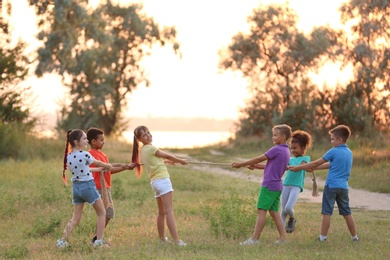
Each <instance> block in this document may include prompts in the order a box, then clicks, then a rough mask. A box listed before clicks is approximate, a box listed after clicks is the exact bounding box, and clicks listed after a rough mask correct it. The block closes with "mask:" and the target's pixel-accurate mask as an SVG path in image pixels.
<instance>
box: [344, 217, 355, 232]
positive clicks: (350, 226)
mask: <svg viewBox="0 0 390 260" xmlns="http://www.w3.org/2000/svg"><path fill="white" fill-rule="evenodd" d="M343 217H344V219H345V222H346V223H347V226H348V229H349V232H350V233H351V236H356V234H357V233H356V225H355V220H354V219H353V217H352V215H347V216H343Z"/></svg>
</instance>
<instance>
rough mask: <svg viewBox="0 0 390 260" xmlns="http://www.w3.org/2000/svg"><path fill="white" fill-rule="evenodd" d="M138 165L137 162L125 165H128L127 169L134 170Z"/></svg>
mask: <svg viewBox="0 0 390 260" xmlns="http://www.w3.org/2000/svg"><path fill="white" fill-rule="evenodd" d="M136 166H137V163H130V164H127V165H126V166H125V167H126V170H133V169H134V168H135V167H136Z"/></svg>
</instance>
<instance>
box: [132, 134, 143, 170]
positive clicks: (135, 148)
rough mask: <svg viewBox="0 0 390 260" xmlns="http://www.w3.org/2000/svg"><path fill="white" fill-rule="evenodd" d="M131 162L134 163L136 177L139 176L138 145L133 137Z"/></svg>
mask: <svg viewBox="0 0 390 260" xmlns="http://www.w3.org/2000/svg"><path fill="white" fill-rule="evenodd" d="M131 162H132V163H135V173H136V174H137V177H140V176H141V165H140V160H139V143H138V140H137V138H136V137H135V136H134V140H133V152H132V154H131Z"/></svg>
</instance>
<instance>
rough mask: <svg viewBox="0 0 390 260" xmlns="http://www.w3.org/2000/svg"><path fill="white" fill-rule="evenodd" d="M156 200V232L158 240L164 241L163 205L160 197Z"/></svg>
mask: <svg viewBox="0 0 390 260" xmlns="http://www.w3.org/2000/svg"><path fill="white" fill-rule="evenodd" d="M156 200H157V206H158V215H157V230H158V237H159V238H160V240H162V241H164V240H165V226H164V223H165V210H164V205H163V202H162V200H161V197H159V198H156Z"/></svg>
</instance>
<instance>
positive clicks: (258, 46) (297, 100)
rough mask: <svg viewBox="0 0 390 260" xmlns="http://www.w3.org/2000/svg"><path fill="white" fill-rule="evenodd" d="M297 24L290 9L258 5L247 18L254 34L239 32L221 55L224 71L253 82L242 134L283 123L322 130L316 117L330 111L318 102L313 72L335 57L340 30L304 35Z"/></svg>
mask: <svg viewBox="0 0 390 260" xmlns="http://www.w3.org/2000/svg"><path fill="white" fill-rule="evenodd" d="M297 20H298V18H297V15H296V13H295V12H294V11H293V10H292V9H290V8H289V7H287V6H281V5H270V6H267V7H265V6H260V7H259V8H258V9H255V10H254V11H253V14H252V16H250V17H249V19H248V21H249V23H250V25H251V29H250V33H249V34H247V35H246V34H243V33H238V34H237V35H236V36H234V37H233V39H232V43H231V44H230V45H229V46H228V49H227V50H226V51H225V53H223V52H221V57H222V58H221V62H220V67H221V68H222V69H231V70H233V71H240V72H241V73H242V74H243V76H244V77H247V78H248V79H249V80H250V86H249V89H250V91H251V93H252V98H251V100H249V101H248V102H249V103H248V104H247V106H246V107H245V108H244V109H243V110H242V111H241V112H242V117H241V118H240V125H239V130H238V134H239V135H253V134H254V135H261V134H262V133H264V132H265V131H268V130H269V127H270V126H272V125H274V124H279V123H288V124H289V125H291V126H292V127H293V128H295V129H297V128H299V129H306V130H318V129H321V128H323V126H318V122H322V121H321V120H320V118H318V116H319V115H322V114H323V112H324V111H325V109H326V108H324V107H323V106H322V104H321V103H320V102H318V100H320V99H321V95H320V93H319V92H318V91H317V88H316V86H315V85H314V84H313V83H312V82H311V79H310V77H309V73H310V72H313V71H314V72H315V71H318V70H319V69H320V68H321V64H323V63H324V62H325V61H326V60H327V59H334V58H335V55H336V54H338V47H337V46H338V40H337V39H338V37H339V36H340V34H341V32H335V31H333V30H330V29H327V28H323V27H320V28H315V29H313V31H312V32H311V33H310V35H305V34H303V33H301V32H299V31H298V29H297V26H296V23H297ZM314 105H316V106H317V107H318V106H320V107H319V108H318V109H313V106H314ZM317 119H319V120H318V121H316V120H317ZM323 123H324V124H327V123H328V122H323Z"/></svg>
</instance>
